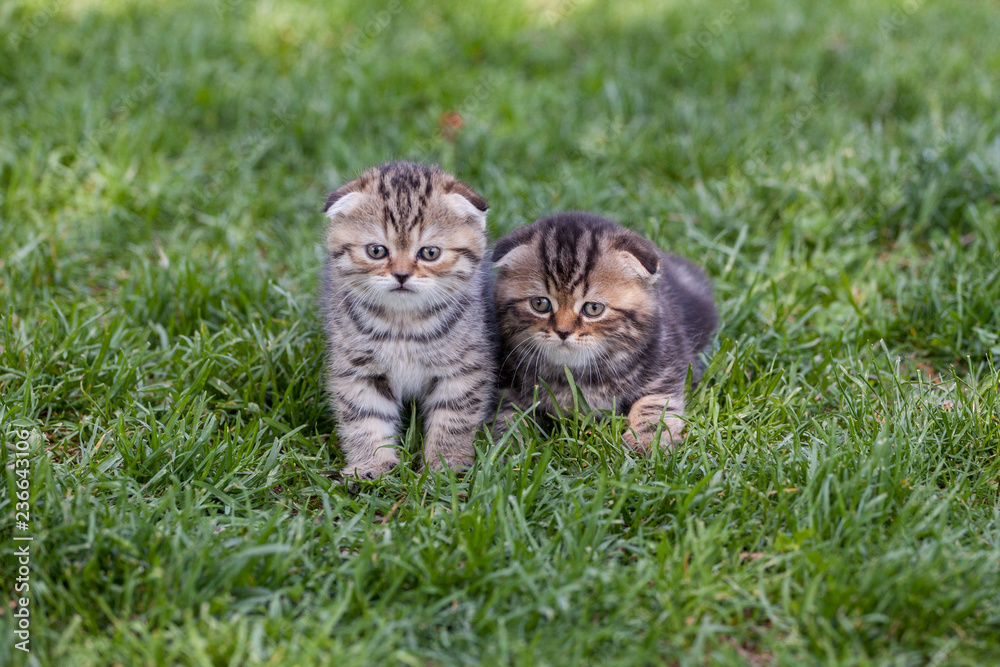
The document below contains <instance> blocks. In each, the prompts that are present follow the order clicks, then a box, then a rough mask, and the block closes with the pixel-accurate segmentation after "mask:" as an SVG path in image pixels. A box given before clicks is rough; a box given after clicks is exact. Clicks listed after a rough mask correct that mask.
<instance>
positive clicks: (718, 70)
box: [0, 0, 1000, 667]
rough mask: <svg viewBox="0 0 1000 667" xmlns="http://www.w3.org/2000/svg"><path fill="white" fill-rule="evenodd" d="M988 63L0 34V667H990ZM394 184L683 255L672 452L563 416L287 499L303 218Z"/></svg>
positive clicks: (310, 344) (954, 34)
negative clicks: (691, 280) (464, 467)
mask: <svg viewBox="0 0 1000 667" xmlns="http://www.w3.org/2000/svg"><path fill="white" fill-rule="evenodd" d="M997 35H1000V11H998V8H997V4H996V3H995V2H991V1H987V0H934V1H932V0H900V1H898V2H896V1H877V2H867V1H863V0H838V1H835V2H828V3H823V2H818V1H816V2H807V1H806V0H763V1H762V2H752V3H751V2H749V1H748V0H722V1H721V2H708V1H705V0H703V1H701V2H673V1H664V2H653V1H651V0H648V1H645V2H642V1H637V2H627V3H626V2H619V3H611V2H607V3H605V2H601V1H598V0H514V1H502V0H492V1H491V2H482V3H479V2H477V3H469V2H462V1H459V0H447V1H442V2H437V1H436V2H430V1H429V0H427V1H422V2H408V1H406V0H388V2H381V3H377V4H370V3H362V2H355V3H351V4H348V3H345V2H320V1H318V0H317V1H315V2H306V1H304V0H292V1H288V2H270V1H267V2H265V1H263V0H261V1H255V0H212V1H206V2H194V1H193V0H192V1H187V2H185V1H178V2H159V1H155V2H154V1H153V0H146V1H142V2H117V1H108V2H96V1H93V0H30V1H28V0H13V1H10V2H4V3H3V4H2V5H0V434H2V436H3V438H4V441H5V443H6V446H5V447H3V448H0V463H2V464H3V470H4V473H3V474H4V482H3V484H2V487H3V491H2V492H0V561H2V563H3V564H2V568H0V588H2V589H3V591H4V593H5V596H4V599H2V600H0V664H4V665H6V664H40V665H59V666H63V665H69V666H73V665H94V666H105V665H115V664H117V665H125V666H130V665H160V664H164V665H174V664H176V665H234V666H238V665H258V664H261V665H310V664H330V665H336V666H337V667H344V666H352V665H359V666H360V665H391V664H401V665H453V664H466V665H475V664H525V665H554V666H561V665H573V664H609V665H661V664H667V665H703V664H722V665H730V664H732V665H739V664H745V665H765V664H778V665H811V664H817V665H818V664H822V665H933V666H935V667H936V666H946V665H990V664H1000V500H998V480H1000V394H998V385H1000V370H998V358H1000V200H998V196H1000V113H998V110H1000V77H998V75H997V73H998V72H1000V40H998V39H997ZM389 158H410V159H422V160H426V161H431V162H437V163H439V164H441V165H442V166H443V167H444V168H445V169H448V170H450V171H453V172H454V173H456V174H457V175H458V176H459V177H460V178H461V179H462V180H464V181H466V182H468V183H469V184H471V185H472V186H473V187H475V188H476V189H477V190H479V191H480V192H481V193H482V194H483V195H484V196H485V197H486V198H487V199H488V200H489V202H490V204H491V213H490V225H491V232H492V233H494V234H495V235H500V234H503V233H506V232H508V231H509V230H511V229H513V228H514V227H516V226H518V225H521V224H525V223H527V222H530V221H532V220H533V219H535V218H536V217H538V216H540V215H542V214H546V213H551V212H556V211H563V210H571V209H584V210H590V211H594V212H597V213H600V214H603V215H606V216H608V217H610V218H612V219H615V220H617V221H619V222H622V223H624V224H627V225H629V226H630V227H632V228H633V229H636V230H638V231H640V232H641V233H644V234H646V235H648V236H649V237H650V238H653V239H654V240H656V241H657V242H658V243H659V244H660V245H661V246H662V247H663V248H667V249H670V250H672V251H675V252H678V253H681V254H685V255H687V256H689V257H692V258H693V259H695V260H696V261H698V262H699V263H701V264H702V265H704V266H705V267H706V269H707V270H708V272H709V273H710V275H711V276H712V277H713V279H714V280H715V284H716V293H717V298H718V301H719V304H720V312H721V317H722V325H721V330H720V332H719V335H718V338H717V342H716V343H715V345H714V348H713V351H712V356H711V366H710V369H709V371H708V375H707V376H706V381H705V382H704V383H703V384H702V385H701V386H700V387H699V388H698V389H697V391H696V392H695V393H694V394H693V395H692V396H691V399H690V404H691V410H690V415H689V417H690V426H689V435H688V438H687V440H686V442H685V444H684V446H683V447H681V448H680V449H678V450H677V451H674V452H670V453H666V454H663V455H662V456H660V455H657V456H654V457H652V458H650V459H641V458H639V459H637V458H635V457H633V456H630V455H628V454H626V453H625V452H623V451H622V448H621V447H620V446H619V444H618V443H619V442H620V434H621V431H622V428H623V424H622V422H621V420H601V419H600V418H599V416H595V415H588V414H586V412H585V411H580V412H579V413H576V414H571V415H567V416H566V417H565V419H563V420H561V421H560V422H559V423H558V424H557V425H556V427H555V428H554V429H553V430H552V431H551V432H548V433H544V432H541V431H539V430H538V429H537V428H535V427H534V426H532V425H531V424H526V425H525V427H524V430H523V432H524V434H526V441H527V442H526V444H525V445H524V446H521V445H517V444H512V443H508V442H504V443H499V444H496V443H491V442H489V441H488V440H487V439H486V436H483V437H482V438H481V439H480V441H479V442H478V444H477V447H478V460H477V463H476V465H475V467H474V468H473V469H472V470H471V471H469V472H468V473H467V474H465V475H463V476H459V477H458V478H456V477H455V476H454V475H451V474H434V475H431V476H429V477H428V476H424V477H421V476H419V475H417V474H415V473H414V472H413V471H412V466H408V467H406V468H405V469H401V470H398V471H396V472H394V473H393V474H391V475H390V476H388V477H387V478H385V479H383V480H381V481H379V482H377V483H374V484H368V485H364V486H362V488H361V491H360V493H359V494H357V495H351V494H349V493H348V492H347V491H346V490H345V488H344V487H342V486H339V485H337V484H335V483H333V482H332V481H331V480H330V479H328V478H327V477H324V476H323V475H322V474H321V473H322V472H324V471H329V470H332V469H337V468H339V467H340V465H341V463H342V459H341V456H340V454H339V452H338V451H337V449H336V439H335V437H331V434H332V433H333V431H334V428H335V424H334V423H333V421H332V419H331V417H330V414H329V411H328V409H327V406H326V403H325V398H324V396H323V392H322V383H321V369H322V356H323V341H322V338H321V335H320V327H319V323H318V313H317V307H316V298H315V291H316V286H317V275H318V270H319V267H320V265H321V262H322V250H321V246H320V240H321V237H322V233H323V228H324V219H323V217H322V215H321V213H320V208H321V204H322V202H323V199H324V196H325V194H326V193H327V191H328V190H330V189H332V188H333V187H335V186H337V185H339V184H342V183H344V182H346V181H347V180H349V179H351V178H353V177H354V176H355V175H357V174H358V173H359V172H360V170H361V169H362V168H364V167H366V166H369V165H372V164H375V163H378V162H381V161H383V160H386V159H389ZM19 434H24V435H28V438H27V443H28V444H27V445H22V446H26V447H27V448H28V454H29V455H28V456H27V457H22V458H23V460H26V461H28V462H29V465H28V467H27V468H26V469H27V470H28V471H29V472H28V473H27V474H25V475H21V474H19V473H18V471H19V470H22V469H25V468H24V467H23V465H22V464H18V463H17V461H18V460H22V459H19V458H18V457H17V447H18V442H19V438H18V435H19ZM419 440H420V438H419V429H418V426H417V424H416V420H414V422H413V424H412V425H411V426H410V428H409V431H408V432H407V434H406V437H405V439H404V445H405V446H406V447H407V448H408V451H409V452H410V457H411V458H412V457H413V456H414V455H415V454H416V452H417V451H419V450H418V448H419V445H420V442H419ZM409 460H410V459H407V461H409ZM18 465H22V467H20V468H18V467H16V466H18ZM22 479H27V480H28V482H29V483H28V484H27V486H29V487H30V501H29V505H30V521H29V522H28V527H27V530H23V529H22V528H18V527H17V526H16V524H15V515H16V507H15V503H17V502H18V500H17V498H16V493H17V492H18V491H19V488H18V483H19V482H20V481H21V480H22ZM18 536H21V537H24V536H31V537H33V538H34V539H33V541H31V542H27V541H16V540H15V538H16V537H18ZM24 545H30V576H29V580H30V591H29V592H28V593H27V597H28V598H29V601H30V604H29V607H28V609H29V610H30V614H31V615H30V650H31V652H30V654H27V655H26V654H24V653H23V652H22V651H20V650H18V649H17V648H15V643H16V642H17V641H19V640H18V639H17V638H16V636H15V635H14V630H15V627H16V625H17V623H18V619H16V618H15V617H14V613H15V608H16V607H17V604H16V602H17V600H16V598H18V597H19V595H17V594H15V593H14V592H13V591H14V586H15V585H16V583H17V582H16V577H17V576H18V575H17V571H18V556H17V553H18V549H20V548H22V547H23V546H24Z"/></svg>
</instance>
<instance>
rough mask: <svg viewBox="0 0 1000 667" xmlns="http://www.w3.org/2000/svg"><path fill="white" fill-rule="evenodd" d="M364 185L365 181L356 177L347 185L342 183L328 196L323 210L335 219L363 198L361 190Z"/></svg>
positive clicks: (331, 218) (327, 215)
mask: <svg viewBox="0 0 1000 667" xmlns="http://www.w3.org/2000/svg"><path fill="white" fill-rule="evenodd" d="M362 187H364V182H363V181H362V179H360V178H356V179H354V180H353V181H351V182H350V183H348V184H346V185H342V186H340V187H339V188H337V189H336V190H334V191H333V192H331V193H330V194H328V195H327V196H326V204H324V205H323V212H324V213H325V214H326V217H327V218H329V219H330V220H333V219H334V218H335V217H336V216H338V215H340V214H341V213H343V212H344V211H346V210H348V209H351V208H353V207H354V205H355V204H356V203H357V202H358V200H359V199H361V193H360V192H359V190H361V188H362Z"/></svg>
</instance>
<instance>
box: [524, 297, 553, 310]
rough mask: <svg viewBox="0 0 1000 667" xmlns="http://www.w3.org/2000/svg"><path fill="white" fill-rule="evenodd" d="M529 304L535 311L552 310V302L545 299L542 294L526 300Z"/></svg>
mask: <svg viewBox="0 0 1000 667" xmlns="http://www.w3.org/2000/svg"><path fill="white" fill-rule="evenodd" d="M528 303H530V304H531V309H532V310H534V311H535V312H536V313H547V312H549V311H550V310H552V302H551V301H549V300H548V299H546V298H545V297H544V296H535V297H532V298H531V299H529V300H528Z"/></svg>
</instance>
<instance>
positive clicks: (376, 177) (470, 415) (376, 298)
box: [322, 162, 495, 479]
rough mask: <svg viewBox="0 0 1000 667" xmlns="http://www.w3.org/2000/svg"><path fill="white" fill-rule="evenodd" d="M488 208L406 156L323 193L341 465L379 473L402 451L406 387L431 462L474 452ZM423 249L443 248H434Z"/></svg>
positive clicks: (490, 353) (483, 399) (485, 332)
mask: <svg viewBox="0 0 1000 667" xmlns="http://www.w3.org/2000/svg"><path fill="white" fill-rule="evenodd" d="M486 209H487V204H486V201H485V200H484V199H483V198H482V197H480V196H479V195H478V194H476V193H475V192H474V191H473V190H472V189H471V188H469V186H467V185H465V184H463V183H460V182H459V181H456V180H455V178H454V177H453V176H451V175H449V174H447V173H445V172H443V171H441V170H440V169H438V168H437V167H431V166H427V165H422V164H413V163H405V162H396V163H388V164H384V165H381V166H379V167H374V168H372V169H369V170H367V171H366V172H364V173H363V174H362V175H361V176H360V177H359V178H358V179H356V180H354V181H352V182H350V183H348V184H347V185H345V186H343V187H341V188H340V189H338V190H336V191H335V192H333V193H331V194H330V196H329V197H328V198H327V201H326V207H325V211H326V215H327V217H328V218H329V219H330V224H329V227H328V231H327V235H326V254H327V259H326V266H325V269H324V272H323V292H322V302H323V303H322V307H323V316H324V327H325V330H326V335H327V341H328V356H327V387H328V390H329V395H330V402H331V404H332V406H333V411H334V415H335V417H336V419H337V433H338V440H339V445H340V448H341V450H342V451H343V453H344V455H345V457H346V459H347V465H346V466H345V468H344V474H345V476H348V477H357V478H363V479H374V478H375V477H378V476H379V475H381V474H382V473H384V472H386V471H388V470H389V469H391V468H392V467H394V466H395V465H396V464H397V463H398V462H399V457H398V455H397V453H396V449H395V447H393V446H392V441H393V439H394V436H396V435H397V433H398V430H399V425H400V411H401V408H402V405H403V402H404V401H406V400H408V399H411V398H413V399H417V400H418V402H419V404H420V406H421V409H422V411H423V418H424V425H425V427H426V434H425V438H424V460H425V462H426V464H427V465H428V466H430V467H431V468H437V467H440V465H441V459H442V458H443V459H444V461H445V462H446V463H447V464H448V465H449V466H452V467H462V466H467V465H468V464H470V463H471V462H472V459H473V447H472V441H473V437H474V434H475V431H476V429H477V427H478V426H479V425H480V423H481V422H482V421H483V420H484V419H485V418H486V417H487V416H488V415H492V414H493V411H494V410H495V405H494V400H495V358H494V357H495V350H494V346H493V344H492V338H491V329H492V327H491V325H490V318H491V314H490V298H491V297H490V287H491V280H490V272H489V258H488V257H487V250H488V248H487V239H486ZM373 248H381V250H378V249H375V250H372V249H373ZM427 248H430V249H434V248H437V249H439V250H438V252H437V254H436V256H434V257H433V259H428V258H429V257H430V256H431V255H433V254H434V253H432V252H430V251H424V250H422V249H427ZM383 251H384V253H385V254H384V256H382V253H383ZM421 253H423V254H422V255H421Z"/></svg>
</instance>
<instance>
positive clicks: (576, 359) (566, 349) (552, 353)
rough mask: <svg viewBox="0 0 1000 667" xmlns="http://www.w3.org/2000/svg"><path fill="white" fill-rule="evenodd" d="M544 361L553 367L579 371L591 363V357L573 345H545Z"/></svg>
mask: <svg viewBox="0 0 1000 667" xmlns="http://www.w3.org/2000/svg"><path fill="white" fill-rule="evenodd" d="M544 349H545V359H546V360H547V361H548V362H549V363H551V364H553V365H555V366H569V368H570V370H579V369H581V368H583V367H586V366H588V365H589V364H590V363H591V360H592V357H593V355H592V354H590V352H589V351H588V350H583V349H580V348H579V347H576V346H575V345H564V344H556V345H553V344H551V343H550V344H547V345H545V346H544Z"/></svg>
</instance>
